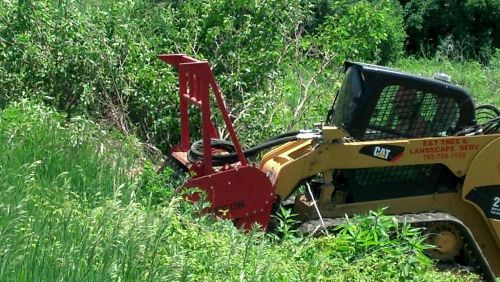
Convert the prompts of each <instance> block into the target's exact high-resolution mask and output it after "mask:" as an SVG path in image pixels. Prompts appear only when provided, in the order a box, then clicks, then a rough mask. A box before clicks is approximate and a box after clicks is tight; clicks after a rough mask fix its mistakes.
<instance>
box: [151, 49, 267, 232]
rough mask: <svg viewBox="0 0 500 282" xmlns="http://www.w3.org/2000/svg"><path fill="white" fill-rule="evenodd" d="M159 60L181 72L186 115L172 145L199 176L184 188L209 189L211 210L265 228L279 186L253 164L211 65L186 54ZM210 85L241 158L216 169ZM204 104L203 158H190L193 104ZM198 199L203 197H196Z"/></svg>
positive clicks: (241, 223)
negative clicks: (192, 160) (179, 141)
mask: <svg viewBox="0 0 500 282" xmlns="http://www.w3.org/2000/svg"><path fill="white" fill-rule="evenodd" d="M159 58H160V60H162V61H164V62H166V63H167V64H170V65H172V66H174V67H175V68H177V70H178V71H179V96H180V118H181V144H180V145H176V146H174V147H173V149H172V156H173V157H174V158H176V159H177V160H178V161H180V162H181V163H183V164H184V165H185V166H186V167H187V168H188V169H189V170H190V171H192V172H194V173H195V176H194V177H193V178H191V179H190V180H188V181H187V183H186V185H185V187H198V188H200V189H202V190H204V191H205V192H206V193H207V199H208V201H209V202H210V203H211V208H210V210H211V211H212V212H213V213H215V214H217V215H220V216H221V217H223V218H227V219H231V220H233V221H234V223H235V224H236V226H238V227H243V228H246V229H249V228H251V226H252V225H253V224H254V223H258V224H260V225H261V226H262V228H264V229H265V228H266V227H267V225H268V223H269V219H270V216H271V208H272V205H273V202H274V199H275V196H274V188H273V186H272V184H271V182H270V180H269V179H268V178H267V176H266V175H265V174H264V173H263V172H262V171H260V170H259V169H258V168H256V167H254V166H251V165H249V163H248V161H247V159H246V157H245V155H244V154H243V150H242V149H241V145H240V143H239V141H238V138H237V136H236V132H235V131H234V128H233V125H232V123H231V120H230V119H229V114H228V112H227V110H226V107H225V105H224V101H223V99H222V95H221V92H220V89H219V87H218V85H217V83H216V82H215V78H214V75H213V73H212V70H211V69H210V65H209V64H208V62H206V61H199V60H196V59H193V58H191V57H188V56H186V55H184V54H172V55H160V56H159ZM210 90H212V92H213V93H214V95H215V99H216V101H217V105H218V106H219V110H220V112H221V114H222V118H223V119H224V123H225V125H226V129H227V130H228V132H229V135H230V137H231V141H232V143H233V145H234V147H235V150H236V153H237V155H238V160H239V162H237V163H235V164H232V165H224V166H223V167H220V168H214V167H213V165H212V153H213V152H214V150H212V142H211V139H212V138H219V136H218V133H217V130H216V128H215V126H214V124H213V122H212V120H211V118H210V117H211V115H210V96H209V95H210ZM190 104H192V105H195V106H197V107H198V108H200V109H201V118H202V136H203V158H202V160H200V161H196V162H194V163H191V162H190V161H189V160H188V158H187V155H188V152H189V150H190V147H191V140H190V134H189V112H188V106H189V105H190ZM195 198H198V197H195Z"/></svg>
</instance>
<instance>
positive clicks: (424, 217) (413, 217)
mask: <svg viewBox="0 0 500 282" xmlns="http://www.w3.org/2000/svg"><path fill="white" fill-rule="evenodd" d="M391 216H394V217H395V218H396V220H397V221H398V222H399V223H404V222H406V223H409V224H411V225H412V226H426V225H430V224H433V223H449V224H453V225H454V226H456V227H457V228H458V230H459V231H460V234H461V235H462V236H463V237H464V239H465V242H466V244H467V245H468V246H469V247H470V251H472V253H473V254H472V257H473V258H474V259H475V260H476V262H477V267H478V268H479V269H480V274H482V276H483V278H484V279H485V280H486V281H495V275H494V274H493V271H492V270H491V268H490V266H489V264H488V262H487V261H486V259H485V257H484V255H483V252H482V251H481V248H480V247H479V244H478V243H477V242H476V240H475V239H474V236H473V235H472V232H471V231H470V229H469V228H468V227H467V226H465V224H464V223H463V222H462V221H461V220H459V219H458V218H456V217H454V216H452V215H450V214H447V213H442V212H433V213H432V212H429V213H416V214H403V215H391ZM323 221H324V222H325V227H324V228H320V229H319V230H324V229H327V230H329V229H332V228H335V227H336V226H339V225H341V224H343V223H345V221H346V219H345V218H324V219H323ZM318 226H321V221H320V220H319V219H318V220H310V221H306V222H304V223H303V224H302V225H301V226H300V227H299V230H300V231H301V232H303V233H312V232H313V231H314V230H315V229H316V228H317V227H318Z"/></svg>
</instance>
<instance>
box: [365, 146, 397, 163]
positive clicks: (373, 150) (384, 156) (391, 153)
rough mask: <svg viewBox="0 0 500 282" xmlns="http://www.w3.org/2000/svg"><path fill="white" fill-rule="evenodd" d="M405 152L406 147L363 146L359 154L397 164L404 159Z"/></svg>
mask: <svg viewBox="0 0 500 282" xmlns="http://www.w3.org/2000/svg"><path fill="white" fill-rule="evenodd" d="M404 151H405V148H404V147H401V146H396V145H385V144H384V145H366V146H363V148H361V150H359V153H360V154H363V155H366V156H369V157H374V158H377V159H381V160H385V161H389V162H397V161H398V160H399V159H401V158H402V157H403V153H404Z"/></svg>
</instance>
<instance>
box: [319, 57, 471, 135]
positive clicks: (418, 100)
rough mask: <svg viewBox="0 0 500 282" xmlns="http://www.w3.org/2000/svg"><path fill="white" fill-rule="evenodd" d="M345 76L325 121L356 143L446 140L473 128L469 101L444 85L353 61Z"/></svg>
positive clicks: (347, 65) (462, 94)
mask: <svg viewBox="0 0 500 282" xmlns="http://www.w3.org/2000/svg"><path fill="white" fill-rule="evenodd" d="M345 72H346V77H345V79H344V83H343V85H342V87H341V89H340V91H339V93H338V95H337V99H336V102H335V104H334V106H333V114H332V115H330V116H329V119H328V122H329V123H330V124H335V125H336V126H339V127H341V128H343V129H344V130H346V131H347V132H348V133H349V134H350V135H351V136H352V137H354V138H355V139H357V140H383V139H406V138H418V137H437V136H449V135H453V134H454V133H456V132H458V131H460V130H461V129H462V128H464V127H468V126H471V125H475V124H476V118H475V112H474V103H473V100H472V98H471V97H470V96H469V94H467V92H465V90H464V89H462V88H460V87H458V86H455V85H452V84H450V83H448V82H444V81H441V80H437V79H429V78H424V77H419V76H415V75H410V74H407V73H403V72H398V71H396V70H394V69H390V68H386V67H381V66H375V65H369V64H362V63H353V62H346V63H345Z"/></svg>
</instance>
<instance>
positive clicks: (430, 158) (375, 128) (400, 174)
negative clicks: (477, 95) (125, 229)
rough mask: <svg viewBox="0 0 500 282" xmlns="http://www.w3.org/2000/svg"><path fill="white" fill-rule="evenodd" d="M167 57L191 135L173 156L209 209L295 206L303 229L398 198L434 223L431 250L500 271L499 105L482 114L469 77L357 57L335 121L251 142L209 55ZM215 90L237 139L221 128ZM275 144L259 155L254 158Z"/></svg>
mask: <svg viewBox="0 0 500 282" xmlns="http://www.w3.org/2000/svg"><path fill="white" fill-rule="evenodd" d="M159 58H160V59H161V60H163V61H165V62H166V63H168V64H170V65H172V66H174V67H176V68H177V69H178V72H179V90H180V91H179V96H180V122H181V142H180V144H179V145H176V146H174V148H173V149H172V153H171V155H172V157H173V159H174V160H175V162H176V163H177V164H178V165H181V166H183V167H185V168H186V169H188V170H189V171H191V172H192V175H193V176H192V177H191V178H190V179H189V180H187V182H186V183H185V185H184V187H198V188H200V189H202V190H203V191H205V192H206V196H207V199H208V201H210V203H211V208H210V212H213V213H215V214H217V215H218V216H220V217H223V218H227V219H231V220H233V222H234V223H235V225H237V226H239V227H242V228H251V226H252V225H253V224H259V225H260V226H261V227H262V228H264V229H265V228H267V227H268V225H269V222H270V218H271V214H272V213H273V212H274V211H275V210H276V209H277V208H278V207H279V206H281V205H287V206H288V207H290V208H291V209H293V212H294V213H295V214H297V216H298V218H299V219H300V220H301V222H303V225H302V226H301V229H302V230H306V231H307V230H309V231H311V230H313V229H316V228H317V227H318V226H322V227H324V228H328V227H332V226H336V225H338V224H341V223H342V218H344V217H345V215H349V216H350V215H354V214H360V213H366V212H368V211H370V210H374V209H379V208H383V207H387V209H386V212H387V213H388V214H392V215H394V216H395V217H396V218H397V219H398V220H400V221H406V222H408V223H410V224H412V225H415V226H419V227H422V228H423V230H425V232H426V233H427V234H428V240H429V241H430V243H432V244H433V245H435V246H436V248H435V249H432V250H430V251H429V255H430V256H431V257H432V258H435V259H437V260H439V261H441V262H442V263H445V264H449V265H460V266H463V267H467V268H469V269H472V270H473V271H476V272H477V273H480V274H481V275H483V277H484V278H485V279H487V280H494V279H495V276H500V117H499V112H498V109H497V108H495V107H491V106H488V107H484V106H483V107H481V108H479V109H480V110H481V116H484V114H485V113H486V119H485V118H482V120H481V122H478V121H477V119H476V108H475V106H474V103H473V100H472V99H471V97H470V96H469V95H468V94H467V93H466V92H465V90H464V89H462V88H460V87H458V86H455V85H453V84H451V83H449V82H447V81H443V80H441V79H431V78H424V77H419V76H415V75H410V74H406V73H403V72H399V71H396V70H394V69H390V68H385V67H380V66H375V65H369V64H363V63H354V62H346V63H345V79H344V81H343V84H342V87H341V89H340V91H339V92H338V94H337V96H336V100H335V102H334V104H333V106H332V107H331V109H330V111H329V113H328V117H327V121H326V123H325V124H324V125H322V126H318V128H316V129H313V130H303V131H295V132H288V133H285V134H282V135H279V136H276V137H275V138H272V139H270V140H267V141H265V142H263V143H262V144H260V145H258V146H255V147H252V148H249V149H243V147H242V146H241V144H240V143H239V141H238V138H237V136H236V132H235V130H234V128H233V126H232V123H231V119H230V116H229V114H228V112H227V110H226V106H225V104H224V100H223V97H222V95H221V92H220V90H219V87H218V85H217V83H216V81H215V78H214V75H213V73H212V72H211V69H210V65H209V64H208V62H206V61H198V60H196V59H193V58H190V57H188V56H186V55H182V54H174V55H160V56H159ZM210 93H213V95H214V96H215V99H210V98H211V96H210ZM211 101H215V103H216V104H217V106H218V108H219V110H220V114H221V116H222V119H223V121H224V124H225V127H226V129H227V132H228V133H229V136H230V142H228V141H224V140H221V139H220V137H219V135H218V131H217V129H216V127H215V125H214V123H213V121H212V119H211V117H212V115H211V106H210V102H211ZM193 106H195V107H199V108H200V109H201V119H202V120H201V127H202V129H201V131H202V132H201V134H202V140H200V141H196V142H191V140H190V139H191V138H190V136H191V135H190V132H189V129H190V117H189V113H188V112H189V109H190V108H191V109H192V108H193ZM265 149H268V151H267V153H265V154H264V155H263V156H262V157H261V159H260V162H259V163H258V164H254V163H251V162H249V161H248V159H247V158H248V157H249V156H252V155H257V154H259V153H260V152H262V151H263V150H265ZM301 186H302V187H306V188H307V189H302V190H303V191H305V192H303V193H301V192H300V191H299V190H298V188H299V187H301ZM302 190H301V191H302ZM198 197H199V195H198V194H195V195H194V196H192V197H191V198H190V199H191V200H197V199H198Z"/></svg>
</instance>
